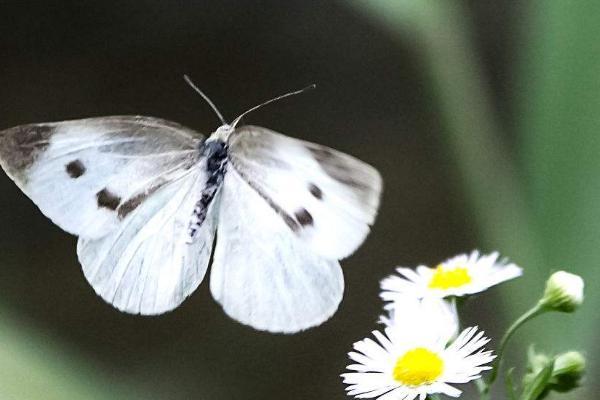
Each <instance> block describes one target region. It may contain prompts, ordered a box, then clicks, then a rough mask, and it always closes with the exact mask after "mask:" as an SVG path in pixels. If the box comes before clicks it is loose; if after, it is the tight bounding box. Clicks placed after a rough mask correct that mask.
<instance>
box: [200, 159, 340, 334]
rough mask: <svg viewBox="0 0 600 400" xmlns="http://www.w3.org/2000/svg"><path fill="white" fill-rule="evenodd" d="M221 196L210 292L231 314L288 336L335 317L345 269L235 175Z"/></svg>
mask: <svg viewBox="0 0 600 400" xmlns="http://www.w3.org/2000/svg"><path fill="white" fill-rule="evenodd" d="M220 196H221V197H220V202H221V204H220V211H219V214H220V215H219V227H218V235H217V236H218V237H217V244H216V248H215V254H214V260H213V264H212V271H211V277H210V290H211V292H212V295H213V297H214V298H215V299H216V300H217V301H218V302H219V303H220V304H221V305H222V306H223V309H224V310H225V312H226V313H227V314H228V315H229V316H231V317H232V318H234V319H236V320H237V321H240V322H242V323H244V324H247V325H250V326H252V327H254V328H256V329H260V330H268V331H271V332H284V333H293V332H296V331H299V330H303V329H307V328H310V327H312V326H316V325H319V324H321V323H322V322H323V321H325V320H327V319H328V318H329V317H331V315H333V313H334V312H335V310H336V309H337V307H338V305H339V303H340V301H341V299H342V295H343V291H344V280H343V279H344V278H343V275H342V271H341V268H340V265H339V263H338V262H337V261H336V260H327V259H325V258H323V257H321V256H319V255H318V254H316V253H315V252H314V251H312V249H311V248H310V247H309V246H307V245H306V244H305V243H303V242H302V241H300V240H298V238H297V237H296V235H295V234H294V232H292V231H291V230H290V229H289V227H288V226H287V225H286V223H285V222H284V220H283V219H282V218H281V217H280V216H279V215H278V214H277V213H276V212H274V211H273V209H272V208H271V207H270V206H269V204H268V203H267V202H266V201H265V200H264V199H263V197H261V196H260V195H259V194H258V193H257V192H256V191H255V190H254V189H252V188H251V187H250V186H249V185H248V183H247V182H246V181H245V180H244V179H242V177H241V176H240V175H239V174H238V172H237V171H236V170H235V169H232V168H229V169H228V171H227V174H226V175H225V179H224V183H223V186H222V189H221V192H220Z"/></svg>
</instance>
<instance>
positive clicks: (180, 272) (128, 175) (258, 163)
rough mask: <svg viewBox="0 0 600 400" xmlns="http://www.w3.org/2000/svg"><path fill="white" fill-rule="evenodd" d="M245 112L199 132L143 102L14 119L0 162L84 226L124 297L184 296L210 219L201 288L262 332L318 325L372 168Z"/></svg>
mask: <svg viewBox="0 0 600 400" xmlns="http://www.w3.org/2000/svg"><path fill="white" fill-rule="evenodd" d="M209 103H210V101H209ZM210 104H211V106H212V103H210ZM213 107H214V106H213ZM215 110H216V109H215ZM249 111H251V110H249ZM217 114H218V115H219V116H220V114H219V113H218V111H217ZM245 114H246V113H244V114H242V116H243V115H245ZM242 116H240V117H238V118H237V119H236V120H235V121H234V122H233V123H232V124H231V125H229V124H226V123H223V125H222V126H221V127H219V128H218V129H217V130H216V131H215V132H214V133H213V134H212V135H211V136H210V137H209V138H208V139H206V138H204V137H203V136H202V135H201V134H199V133H197V132H194V131H192V130H190V129H187V128H185V127H183V126H181V125H178V124H176V123H173V122H169V121H165V120H161V119H157V118H151V117H140V116H112V117H103V118H89V119H81V120H75V121H64V122H56V123H42V124H31V125H22V126H17V127H14V128H11V129H8V130H5V131H2V132H0V163H1V165H2V167H3V168H4V170H5V171H6V173H7V174H8V175H9V176H10V177H11V178H12V179H13V180H14V181H15V183H16V184H17V185H18V186H19V188H21V190H22V191H23V192H24V193H25V194H26V195H27V196H29V197H30V198H31V199H32V200H33V202H34V203H35V204H36V205H37V206H38V207H39V208H40V210H41V211H42V213H44V214H45V215H46V216H47V217H49V218H50V219H51V220H52V221H53V222H54V223H56V224H57V225H58V226H59V227H61V228H62V229H64V230H65V231H67V232H69V233H71V234H73V235H77V236H79V241H78V243H77V255H78V257H79V261H80V263H81V265H82V267H83V272H84V274H85V277H86V278H87V280H88V281H89V282H90V284H91V285H92V287H93V288H94V290H95V291H96V293H98V294H99V295H100V296H101V297H102V298H103V299H104V300H105V301H107V302H108V303H110V304H112V305H113V306H115V307H116V308H118V309H119V310H121V311H125V312H128V313H133V314H145V315H149V314H161V313H164V312H166V311H169V310H172V309H174V308H175V307H177V306H178V305H179V304H181V302H182V301H183V300H184V299H185V298H186V297H187V296H189V295H190V294H191V293H192V292H193V291H194V290H195V289H196V288H197V287H198V285H199V284H200V282H201V281H202V279H203V277H204V275H205V273H206V270H207V268H208V264H209V259H210V258H211V251H212V247H213V243H214V242H215V240H214V238H215V233H217V236H218V240H216V245H215V250H214V256H213V262H212V274H211V277H210V290H211V292H212V295H213V297H214V298H215V299H216V300H217V301H218V302H219V303H220V304H221V305H222V306H223V309H224V310H225V312H226V313H227V314H228V315H229V316H231V317H232V318H234V319H236V320H237V321H240V322H242V323H244V324H247V325H250V326H252V327H254V328H256V329H260V330H268V331H271V332H285V333H292V332H296V331H299V330H303V329H307V328H309V327H313V326H316V325H319V324H321V323H322V322H324V321H325V320H327V319H328V318H329V317H331V315H333V313H334V312H335V310H336V309H337V307H338V305H339V303H340V301H341V299H342V295H343V291H344V282H343V275H342V271H341V268H340V265H339V263H338V261H337V260H339V259H342V258H344V257H347V256H348V255H350V254H351V253H352V252H354V251H355V250H356V249H357V247H358V246H359V245H360V244H361V243H362V242H363V241H364V239H365V237H366V235H367V234H368V232H369V226H370V225H371V224H372V223H373V220H374V218H375V215H376V213H377V208H378V205H379V197H380V192H381V185H382V183H381V178H380V175H379V173H378V172H377V171H376V170H375V169H374V168H372V167H371V166H369V165H367V164H365V163H363V162H361V161H359V160H357V159H355V158H353V157H351V156H348V155H346V154H343V153H340V152H338V151H335V150H332V149H329V148H327V147H324V146H320V145H316V144H312V143H308V142H304V141H301V140H297V139H292V138H289V137H286V136H283V135H281V134H278V133H276V132H273V131H271V130H269V129H266V128H260V127H256V126H242V127H240V128H236V125H237V124H238V122H239V121H240V118H241V117H242Z"/></svg>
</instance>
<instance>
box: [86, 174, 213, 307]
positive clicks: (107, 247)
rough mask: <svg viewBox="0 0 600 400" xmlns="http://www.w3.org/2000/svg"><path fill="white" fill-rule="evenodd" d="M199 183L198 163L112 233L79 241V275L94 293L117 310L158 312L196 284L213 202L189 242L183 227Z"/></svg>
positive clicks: (206, 255) (207, 246)
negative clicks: (80, 273)
mask: <svg viewBox="0 0 600 400" xmlns="http://www.w3.org/2000/svg"><path fill="white" fill-rule="evenodd" d="M205 181H206V177H205V176H204V172H203V167H202V165H199V166H195V167H194V168H193V170H192V171H190V172H189V173H188V174H187V175H186V176H184V177H183V178H181V179H179V180H178V181H176V182H170V183H168V184H166V185H164V186H163V187H161V188H160V189H158V190H157V191H156V192H155V193H154V194H152V196H151V197H150V198H149V199H147V200H146V201H145V202H143V203H142V204H141V205H140V206H139V207H137V208H136V209H135V210H133V211H132V212H131V214H130V215H129V217H128V218H126V219H125V220H124V221H123V222H122V223H121V224H120V225H119V227H118V228H117V229H116V230H115V231H114V232H111V233H110V234H108V235H106V236H104V237H102V238H100V239H84V238H80V239H79V242H78V243H77V254H78V256H79V260H80V262H81V265H82V266H83V273H84V275H85V277H86V278H87V280H88V281H89V282H90V284H91V285H92V287H93V288H94V290H95V291H96V293H97V294H98V295H100V296H101V297H102V298H103V299H104V300H105V301H107V302H108V303H111V304H112V305H113V306H115V307H116V308H118V309H119V310H121V311H125V312H129V313H134V314H138V313H139V314H161V313H163V312H166V311H169V310H171V309H173V308H175V307H177V306H178V305H179V304H180V303H181V302H182V301H183V300H184V299H185V298H186V297H187V296H189V295H190V294H191V293H192V292H193V291H194V290H195V289H196V288H197V287H198V285H199V284H200V282H202V279H203V278H204V275H205V273H206V269H207V267H208V262H209V259H210V254H211V249H212V245H213V238H214V231H215V229H214V227H215V218H214V217H215V213H214V212H213V210H214V207H215V204H214V202H212V203H211V204H210V205H209V209H208V211H207V218H206V219H205V220H204V222H203V224H202V225H201V226H200V229H199V230H198V231H197V232H196V235H195V238H194V240H193V241H192V242H189V240H188V239H189V236H188V227H189V223H190V218H191V215H192V212H193V210H194V207H195V205H196V202H197V200H198V194H199V193H200V191H201V190H202V187H203V186H204V184H205Z"/></svg>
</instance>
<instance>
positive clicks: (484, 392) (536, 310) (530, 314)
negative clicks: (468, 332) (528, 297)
mask: <svg viewBox="0 0 600 400" xmlns="http://www.w3.org/2000/svg"><path fill="white" fill-rule="evenodd" d="M545 311H546V308H544V307H542V306H541V305H540V304H536V305H535V306H534V307H533V308H531V309H530V310H528V311H527V312H525V314H523V315H521V316H520V317H519V318H518V319H517V320H516V321H515V322H513V324H512V325H511V326H510V327H509V328H508V329H507V331H506V333H505V334H504V336H503V337H502V340H501V341H500V347H499V348H498V351H497V352H496V359H495V360H494V363H493V364H492V372H491V373H490V375H489V378H488V379H487V382H484V383H483V385H481V389H480V393H481V398H482V399H488V398H489V391H490V387H491V386H492V384H493V383H494V382H495V381H496V378H497V377H498V372H499V370H500V367H501V364H502V356H503V355H504V350H505V349H506V345H507V344H508V341H509V340H510V338H511V337H512V336H513V335H514V334H515V332H516V331H517V329H519V327H521V325H523V324H524V323H525V322H527V321H529V320H530V319H532V318H534V317H536V316H538V315H540V314H542V313H544V312H545Z"/></svg>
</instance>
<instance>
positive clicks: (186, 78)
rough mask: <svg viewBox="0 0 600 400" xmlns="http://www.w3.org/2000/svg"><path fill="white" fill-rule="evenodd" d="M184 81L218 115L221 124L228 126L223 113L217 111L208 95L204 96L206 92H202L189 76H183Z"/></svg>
mask: <svg viewBox="0 0 600 400" xmlns="http://www.w3.org/2000/svg"><path fill="white" fill-rule="evenodd" d="M183 79H185V81H186V82H187V84H188V85H190V87H191V88H192V89H194V90H195V91H196V92H197V93H198V94H199V95H200V96H202V98H203V99H204V100H205V101H206V102H207V103H208V105H209V106H210V107H211V108H212V109H213V111H214V112H215V114H217V117H219V119H220V120H221V122H222V123H223V125H227V122H225V118H223V116H222V115H221V113H220V112H219V110H218V109H217V106H215V105H214V103H213V102H212V101H210V99H209V98H208V96H207V95H205V94H204V92H203V91H202V90H200V89H199V88H198V86H196V85H195V84H194V82H192V80H191V79H190V77H189V76H187V75H183Z"/></svg>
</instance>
